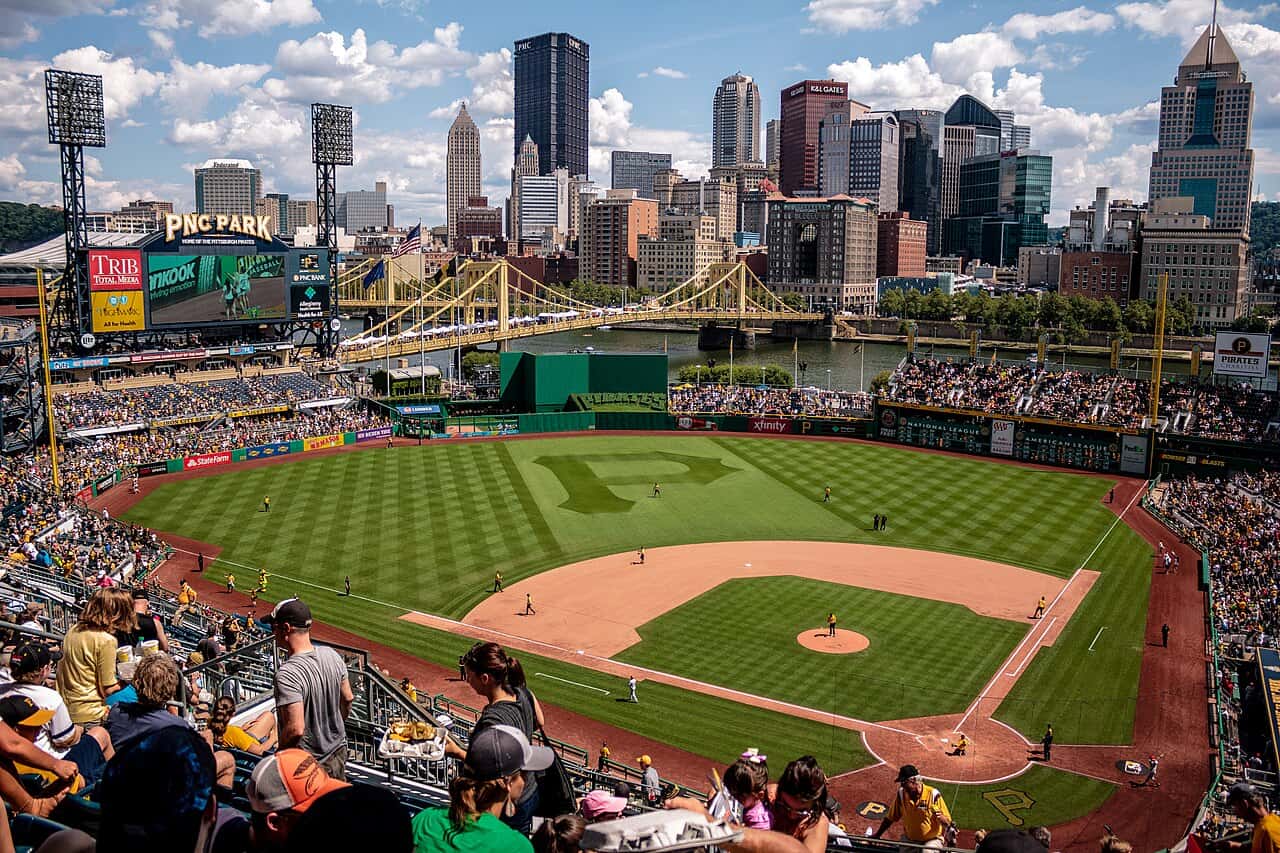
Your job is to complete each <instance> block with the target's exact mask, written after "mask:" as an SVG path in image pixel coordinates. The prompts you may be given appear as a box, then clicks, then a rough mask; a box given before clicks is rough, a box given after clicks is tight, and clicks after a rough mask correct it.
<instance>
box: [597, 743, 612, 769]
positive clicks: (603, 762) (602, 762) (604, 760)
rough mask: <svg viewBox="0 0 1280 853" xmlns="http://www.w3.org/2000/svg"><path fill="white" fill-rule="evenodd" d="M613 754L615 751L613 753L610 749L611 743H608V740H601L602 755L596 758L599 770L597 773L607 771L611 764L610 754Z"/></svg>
mask: <svg viewBox="0 0 1280 853" xmlns="http://www.w3.org/2000/svg"><path fill="white" fill-rule="evenodd" d="M612 754H613V753H611V752H610V751H609V744H608V742H607V741H601V743H600V757H599V758H598V759H597V760H596V772H597V773H604V772H605V768H607V767H608V766H609V756H610V755H612Z"/></svg>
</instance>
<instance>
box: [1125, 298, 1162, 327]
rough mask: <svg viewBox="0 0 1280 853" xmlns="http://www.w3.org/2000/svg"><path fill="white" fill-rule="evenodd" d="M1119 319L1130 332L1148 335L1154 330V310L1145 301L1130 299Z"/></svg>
mask: <svg viewBox="0 0 1280 853" xmlns="http://www.w3.org/2000/svg"><path fill="white" fill-rule="evenodd" d="M1121 319H1122V322H1123V323H1124V327H1125V328H1126V329H1128V330H1129V331H1130V332H1134V333H1136V334H1149V333H1150V332H1151V331H1152V329H1154V328H1155V321H1156V309H1155V307H1154V306H1153V305H1152V304H1151V303H1150V302H1148V301H1147V300H1145V299H1131V300H1130V301H1129V304H1128V305H1126V306H1125V309H1124V315H1123V317H1122V318H1121Z"/></svg>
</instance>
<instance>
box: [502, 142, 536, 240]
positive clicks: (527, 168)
mask: <svg viewBox="0 0 1280 853" xmlns="http://www.w3.org/2000/svg"><path fill="white" fill-rule="evenodd" d="M537 174H539V172H538V146H537V144H536V143H535V142H534V141H533V140H532V139H530V138H529V137H528V136H526V137H525V138H524V142H521V143H520V154H519V156H518V157H516V164H515V166H514V167H512V169H511V196H510V197H509V198H508V199H507V236H508V237H510V238H511V240H512V242H515V241H517V240H519V239H520V179H521V178H523V177H525V176H526V175H537Z"/></svg>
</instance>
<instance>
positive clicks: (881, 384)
mask: <svg viewBox="0 0 1280 853" xmlns="http://www.w3.org/2000/svg"><path fill="white" fill-rule="evenodd" d="M892 378H893V371H892V370H882V371H880V372H879V373H877V374H876V376H875V378H874V379H872V380H871V393H872V394H883V393H884V392H885V391H888V390H889V380H890V379H892Z"/></svg>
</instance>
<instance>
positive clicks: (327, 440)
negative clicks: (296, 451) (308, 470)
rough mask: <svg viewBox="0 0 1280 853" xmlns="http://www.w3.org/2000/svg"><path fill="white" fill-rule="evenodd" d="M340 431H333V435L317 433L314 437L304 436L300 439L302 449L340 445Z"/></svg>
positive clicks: (320, 448)
mask: <svg viewBox="0 0 1280 853" xmlns="http://www.w3.org/2000/svg"><path fill="white" fill-rule="evenodd" d="M341 446H342V433H340V432H338V433H334V434H333V435H317V436H315V437H314V438H304V439H303V440H302V449H303V450H323V449H324V448H326V447H341Z"/></svg>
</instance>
